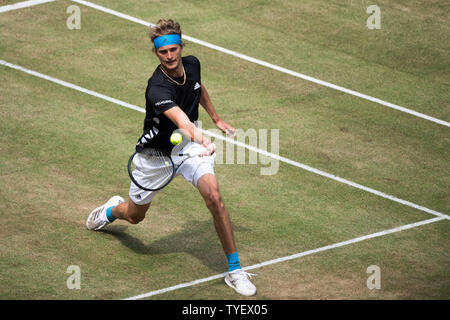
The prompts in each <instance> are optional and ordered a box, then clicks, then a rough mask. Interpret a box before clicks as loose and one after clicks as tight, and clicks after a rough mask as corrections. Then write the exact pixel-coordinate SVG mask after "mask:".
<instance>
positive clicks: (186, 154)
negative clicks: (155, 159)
mask: <svg viewBox="0 0 450 320" xmlns="http://www.w3.org/2000/svg"><path fill="white" fill-rule="evenodd" d="M206 151H207V150H206V149H205V148H202V149H201V150H197V151H195V152H188V153H179V154H178V156H180V157H189V158H192V157H197V156H199V155H201V154H202V153H204V152H206Z"/></svg>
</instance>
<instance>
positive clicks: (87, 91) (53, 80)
mask: <svg viewBox="0 0 450 320" xmlns="http://www.w3.org/2000/svg"><path fill="white" fill-rule="evenodd" d="M0 65H3V66H6V67H9V68H12V69H16V70H19V71H22V72H25V73H28V74H30V75H33V76H35V77H38V78H41V79H45V80H48V81H51V82H54V83H57V84H59V85H62V86H64V87H67V88H71V89H74V90H77V91H81V92H83V93H86V94H89V95H91V96H94V97H97V98H100V99H103V100H107V101H109V102H112V103H115V104H117V105H121V106H123V107H125V108H128V109H132V110H136V111H139V112H142V113H145V109H143V108H141V107H138V106H135V105H132V104H129V103H126V102H124V101H121V100H118V99H114V98H111V97H108V96H106V95H104V94H101V93H98V92H95V91H92V90H89V89H85V88H83V87H80V86H77V85H74V84H72V83H69V82H66V81H62V80H59V79H56V78H53V77H50V76H47V75H45V74H42V73H39V72H36V71H33V70H30V69H26V68H23V67H21V66H19V65H16V64H13V63H9V62H6V61H4V60H0ZM201 130H202V129H201ZM202 132H203V133H205V134H207V135H209V136H212V137H215V138H218V139H221V140H224V141H226V142H229V143H232V144H235V145H237V146H240V147H243V148H246V149H248V150H251V151H254V152H257V153H260V154H262V155H264V156H267V157H271V158H273V159H276V160H279V161H282V162H285V163H288V164H290V165H293V166H295V167H298V168H301V169H304V170H306V171H309V172H312V173H315V174H318V175H321V176H323V177H326V178H329V179H332V180H334V181H337V182H340V183H344V184H346V185H348V186H351V187H354V188H357V189H360V190H363V191H366V192H369V193H372V194H374V195H377V196H379V197H382V198H385V199H388V200H392V201H394V202H397V203H400V204H403V205H406V206H409V207H411V208H414V209H417V210H420V211H424V212H427V213H430V214H432V215H435V216H437V217H442V218H445V219H450V217H449V216H448V215H446V214H444V213H441V212H438V211H435V210H431V209H429V208H426V207H423V206H420V205H417V204H415V203H412V202H409V201H406V200H403V199H400V198H397V197H394V196H392V195H389V194H386V193H384V192H381V191H378V190H375V189H372V188H369V187H366V186H363V185H361V184H358V183H355V182H353V181H350V180H347V179H344V178H340V177H338V176H335V175H333V174H330V173H327V172H325V171H322V170H319V169H316V168H313V167H310V166H308V165H306V164H303V163H300V162H297V161H294V160H290V159H288V158H285V157H282V156H279V155H277V154H274V153H270V152H267V151H265V150H262V149H258V148H256V147H253V146H250V145H247V144H244V143H242V142H240V141H236V140H232V139H229V138H226V137H223V136H221V135H218V134H215V133H212V132H209V131H205V130H202Z"/></svg>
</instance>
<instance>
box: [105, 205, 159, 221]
mask: <svg viewBox="0 0 450 320" xmlns="http://www.w3.org/2000/svg"><path fill="white" fill-rule="evenodd" d="M150 204H151V203H147V204H144V205H138V204H136V203H134V202H133V201H132V200H128V201H127V202H122V203H120V204H118V205H117V206H116V207H114V208H112V209H111V216H112V217H113V218H115V219H122V220H126V221H128V222H129V223H131V224H137V223H139V222H141V221H142V220H144V218H145V214H146V213H147V211H148V208H149V207H150ZM111 222H112V221H111Z"/></svg>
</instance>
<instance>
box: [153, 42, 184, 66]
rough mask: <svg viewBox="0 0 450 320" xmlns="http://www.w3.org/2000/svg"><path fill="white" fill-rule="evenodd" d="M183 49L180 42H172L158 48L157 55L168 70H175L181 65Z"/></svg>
mask: <svg viewBox="0 0 450 320" xmlns="http://www.w3.org/2000/svg"><path fill="white" fill-rule="evenodd" d="M181 51H182V47H181V46H180V45H179V44H171V45H168V46H164V47H161V48H158V49H157V50H156V55H157V56H158V58H159V60H160V61H161V65H162V66H163V67H164V69H166V70H168V71H175V70H176V69H177V68H179V67H181Z"/></svg>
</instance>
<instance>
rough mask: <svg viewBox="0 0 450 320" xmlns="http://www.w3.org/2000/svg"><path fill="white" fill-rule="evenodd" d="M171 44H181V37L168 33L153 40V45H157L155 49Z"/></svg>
mask: <svg viewBox="0 0 450 320" xmlns="http://www.w3.org/2000/svg"><path fill="white" fill-rule="evenodd" d="M170 44H180V45H181V38H180V36H179V35H178V34H168V35H164V36H160V37H158V38H155V40H153V45H154V46H155V49H158V48H161V47H164V46H168V45H170Z"/></svg>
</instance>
